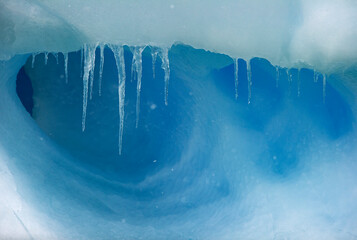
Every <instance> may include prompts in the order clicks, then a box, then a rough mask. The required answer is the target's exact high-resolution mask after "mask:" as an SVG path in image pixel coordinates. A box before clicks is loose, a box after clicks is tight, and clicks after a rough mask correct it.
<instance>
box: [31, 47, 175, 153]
mask: <svg viewBox="0 0 357 240" xmlns="http://www.w3.org/2000/svg"><path fill="white" fill-rule="evenodd" d="M105 46H107V47H109V48H110V49H111V51H112V52H113V54H114V58H115V62H116V66H117V73H118V96H119V155H121V153H122V145H123V131H124V101H125V81H126V73H125V59H124V46H122V45H113V44H95V45H90V44H85V45H84V46H83V48H82V49H81V64H83V72H81V75H82V76H81V77H82V79H83V111H82V131H83V132H84V131H85V128H86V118H87V105H88V96H89V99H92V96H93V85H94V69H95V59H96V54H95V52H96V49H97V48H98V47H99V53H100V64H99V65H100V66H99V80H98V81H99V96H101V94H102V77H103V68H104V48H105ZM145 48H146V46H136V47H130V50H131V51H132V54H133V59H132V66H131V67H132V68H131V74H132V78H136V80H137V87H136V89H137V97H136V127H138V124H139V114H140V92H141V79H142V53H143V51H144V49H145ZM150 49H151V55H152V68H153V78H155V64H156V59H157V56H159V57H160V58H161V62H162V63H161V67H162V69H163V70H164V95H165V97H164V101H165V105H166V106H167V105H168V86H169V79H170V62H169V48H158V47H150ZM38 54H39V53H38ZM48 54H49V53H48V52H45V53H44V57H45V61H44V62H45V64H47V61H48ZM51 54H53V56H54V57H55V59H56V62H57V64H58V53H51ZM36 55H37V53H34V54H33V55H32V67H34V64H35V59H36ZM63 59H64V72H65V79H66V83H68V53H63Z"/></svg>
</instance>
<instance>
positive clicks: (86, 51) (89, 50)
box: [82, 44, 95, 132]
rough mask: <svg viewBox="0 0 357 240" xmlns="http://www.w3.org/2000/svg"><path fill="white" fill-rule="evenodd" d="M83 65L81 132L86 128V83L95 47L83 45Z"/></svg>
mask: <svg viewBox="0 0 357 240" xmlns="http://www.w3.org/2000/svg"><path fill="white" fill-rule="evenodd" d="M83 56H84V65H83V112H82V132H84V130H85V129H86V117H87V104H88V83H89V81H88V80H89V73H90V71H91V69H92V65H93V64H94V63H93V60H94V58H95V48H94V47H93V46H90V45H87V44H85V45H84V47H83Z"/></svg>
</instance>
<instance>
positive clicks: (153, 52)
mask: <svg viewBox="0 0 357 240" xmlns="http://www.w3.org/2000/svg"><path fill="white" fill-rule="evenodd" d="M156 59H157V51H156V49H155V48H153V47H151V61H152V79H155V65H156Z"/></svg>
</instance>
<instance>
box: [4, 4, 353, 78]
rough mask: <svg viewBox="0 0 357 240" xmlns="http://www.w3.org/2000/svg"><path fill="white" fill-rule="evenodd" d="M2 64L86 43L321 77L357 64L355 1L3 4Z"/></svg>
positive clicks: (69, 49)
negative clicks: (194, 52)
mask: <svg viewBox="0 0 357 240" xmlns="http://www.w3.org/2000/svg"><path fill="white" fill-rule="evenodd" d="M0 6H1V7H0V11H1V14H0V16H1V17H0V24H1V28H0V31H1V34H0V36H1V37H0V41H1V47H0V58H2V59H6V58H9V57H10V56H12V55H14V54H18V53H31V52H42V51H48V52H51V51H56V52H58V51H62V52H65V51H71V50H77V49H79V48H80V47H81V46H82V45H83V44H84V43H97V42H103V43H114V44H127V45H130V46H138V45H141V46H142V45H155V46H159V47H167V46H171V45H172V44H173V43H175V42H182V43H184V44H188V45H191V46H193V47H195V48H202V49H205V50H209V51H213V52H217V53H223V54H227V55H229V56H231V57H234V58H236V57H240V58H244V59H250V58H252V57H263V58H266V59H268V60H269V61H270V62H272V63H273V64H275V65H280V66H285V67H293V66H294V67H302V66H310V67H312V68H314V69H317V70H319V71H321V72H324V73H330V72H332V71H335V70H336V69H339V68H341V69H344V68H347V67H348V66H350V65H352V64H354V63H356V59H357V44H355V41H356V39H357V21H356V20H357V2H356V1H353V0H342V1H334V0H327V1H326V0H325V1H323V0H316V1H308V0H296V1H292V0H291V1H286V0H273V1H266V0H253V1H252V0H251V1H246V0H244V1H243V0H235V1H232V0H222V1H212V0H195V1H187V0H185V1H182V0H170V1H156V0H137V1H122V0H121V1H114V0H110V1H95V0H89V1H85V2H83V1H80V0H72V1H53V0H39V1H30V0H29V1H25V0H11V1H10V0H2V1H1V2H0Z"/></svg>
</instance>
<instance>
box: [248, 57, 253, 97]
mask: <svg viewBox="0 0 357 240" xmlns="http://www.w3.org/2000/svg"><path fill="white" fill-rule="evenodd" d="M247 80H248V104H250V101H251V98H252V70H251V68H250V60H248V61H247Z"/></svg>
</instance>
